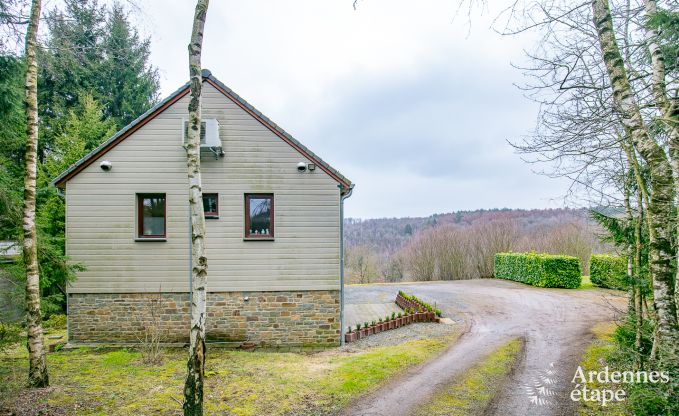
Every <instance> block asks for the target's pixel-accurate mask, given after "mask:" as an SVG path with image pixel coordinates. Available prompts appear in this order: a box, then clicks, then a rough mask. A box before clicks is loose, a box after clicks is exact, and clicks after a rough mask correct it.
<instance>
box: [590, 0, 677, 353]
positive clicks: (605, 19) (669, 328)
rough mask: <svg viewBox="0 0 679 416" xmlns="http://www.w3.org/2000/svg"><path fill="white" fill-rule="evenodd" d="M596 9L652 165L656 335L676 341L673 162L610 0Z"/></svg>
mask: <svg viewBox="0 0 679 416" xmlns="http://www.w3.org/2000/svg"><path fill="white" fill-rule="evenodd" d="M592 10H593V13H594V24H595V26H596V29H597V35H598V40H599V45H600V48H601V54H602V57H603V60H604V63H605V65H606V70H607V73H608V78H609V80H610V83H611V89H612V92H613V102H614V105H615V109H616V111H617V112H618V113H619V114H620V116H621V119H622V124H623V126H624V128H625V132H626V133H627V134H628V135H629V137H630V138H631V140H632V143H633V144H634V147H635V148H636V150H637V151H638V152H639V154H640V155H641V157H642V158H643V159H644V161H645V162H646V164H647V165H648V167H649V172H650V179H649V185H650V195H649V205H648V212H647V213H648V224H649V234H650V235H649V242H650V244H649V245H650V247H649V271H650V274H651V277H652V279H653V294H654V304H655V309H656V312H657V316H658V320H657V341H659V342H660V341H662V342H666V343H669V344H671V343H675V342H677V315H676V304H675V299H674V285H673V280H674V269H673V265H672V262H673V260H674V258H675V257H676V251H675V250H674V249H673V248H672V231H673V229H672V226H671V225H670V224H668V222H669V220H670V219H672V218H673V210H674V178H673V172H672V167H671V165H670V162H669V160H668V158H667V155H666V154H665V151H664V150H663V149H662V147H661V146H660V145H659V144H658V143H657V142H656V141H655V140H654V139H653V138H652V137H651V136H650V134H649V133H648V130H647V128H646V125H645V123H644V120H643V118H642V116H641V112H640V110H639V107H638V104H637V102H636V100H635V98H634V93H633V91H632V87H631V85H630V81H629V78H628V76H627V72H626V70H625V65H624V62H623V59H622V56H621V55H620V48H619V47H618V44H617V40H616V39H615V32H614V29H613V20H612V18H611V12H610V6H609V4H608V0H593V1H592Z"/></svg>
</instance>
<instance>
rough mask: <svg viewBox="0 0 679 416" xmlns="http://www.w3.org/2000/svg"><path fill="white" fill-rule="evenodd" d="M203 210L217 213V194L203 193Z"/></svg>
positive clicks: (213, 213) (207, 212)
mask: <svg viewBox="0 0 679 416" xmlns="http://www.w3.org/2000/svg"><path fill="white" fill-rule="evenodd" d="M203 211H205V213H206V214H212V215H217V213H218V210H217V195H215V194H205V195H203Z"/></svg>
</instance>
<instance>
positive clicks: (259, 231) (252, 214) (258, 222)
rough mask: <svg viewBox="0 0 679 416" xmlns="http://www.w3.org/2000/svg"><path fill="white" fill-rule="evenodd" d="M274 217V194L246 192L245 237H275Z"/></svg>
mask: <svg viewBox="0 0 679 416" xmlns="http://www.w3.org/2000/svg"><path fill="white" fill-rule="evenodd" d="M273 218H274V206H273V194H245V238H252V239H257V238H262V239H271V238H273V236H274V223H273Z"/></svg>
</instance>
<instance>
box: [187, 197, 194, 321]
mask: <svg viewBox="0 0 679 416" xmlns="http://www.w3.org/2000/svg"><path fill="white" fill-rule="evenodd" d="M188 207H189V218H188V220H189V224H188V225H189V226H188V229H189V322H191V316H193V224H192V223H191V204H190V203H189V205H188Z"/></svg>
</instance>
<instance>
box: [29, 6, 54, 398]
mask: <svg viewBox="0 0 679 416" xmlns="http://www.w3.org/2000/svg"><path fill="white" fill-rule="evenodd" d="M40 6H41V4H40V0H33V3H32V5H31V17H30V21H29V23H28V31H27V32H26V51H25V54H26V86H25V87H26V101H25V102H26V155H25V161H26V171H25V175H24V210H23V231H24V241H23V255H24V263H25V266H26V321H27V326H26V332H27V334H28V341H27V346H28V363H29V364H28V365H29V370H28V384H29V385H30V386H31V387H46V386H48V385H49V377H48V375H47V363H46V362H45V348H44V345H43V335H42V317H41V316H40V274H39V270H38V246H37V231H36V226H35V187H36V177H37V169H38V164H37V152H38V65H37V63H36V60H35V53H36V49H37V37H38V24H39V23H40Z"/></svg>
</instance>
